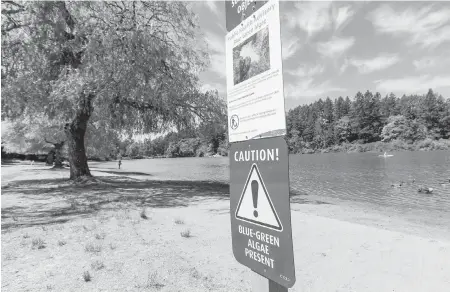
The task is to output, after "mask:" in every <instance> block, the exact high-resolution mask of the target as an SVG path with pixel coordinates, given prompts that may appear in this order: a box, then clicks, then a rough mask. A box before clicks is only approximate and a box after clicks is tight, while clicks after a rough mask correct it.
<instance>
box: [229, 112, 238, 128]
mask: <svg viewBox="0 0 450 292" xmlns="http://www.w3.org/2000/svg"><path fill="white" fill-rule="evenodd" d="M230 127H231V129H233V130H236V129H237V128H238V127H239V117H238V116H237V115H232V116H231V119H230Z"/></svg>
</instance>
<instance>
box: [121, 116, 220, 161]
mask: <svg viewBox="0 0 450 292" xmlns="http://www.w3.org/2000/svg"><path fill="white" fill-rule="evenodd" d="M226 120H227V118H226V115H225V114H224V115H222V116H221V118H220V120H217V121H215V122H208V123H201V124H200V125H199V126H198V127H197V128H195V129H191V130H184V131H180V132H175V131H174V132H170V133H168V134H166V135H164V136H160V137H157V138H154V139H144V140H143V141H133V140H132V139H127V140H125V141H124V142H122V143H120V145H119V147H118V151H116V155H117V154H118V153H120V154H121V155H122V156H125V157H129V158H145V157H168V158H174V157H208V156H213V155H221V156H227V155H228V136H227V128H226V124H227V123H226Z"/></svg>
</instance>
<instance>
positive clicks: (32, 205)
mask: <svg viewBox="0 0 450 292" xmlns="http://www.w3.org/2000/svg"><path fill="white" fill-rule="evenodd" d="M2 197H3V198H2V201H4V202H7V204H5V205H6V206H7V207H5V208H2V232H4V231H8V230H12V229H16V228H23V227H29V226H36V225H48V224H55V223H64V222H68V221H71V220H74V219H78V218H85V217H89V216H92V215H95V214H96V213H98V212H99V211H100V210H123V209H133V208H143V207H151V208H176V207H187V206H189V205H190V204H196V203H198V202H199V201H202V200H205V199H216V200H228V199H229V186H228V184H224V183H217V182H209V181H155V180H137V179H132V178H126V177H96V182H93V183H86V184H74V183H72V182H70V181H68V180H67V179H40V180H21V181H15V182H12V183H10V184H9V187H8V188H7V189H5V190H2Z"/></svg>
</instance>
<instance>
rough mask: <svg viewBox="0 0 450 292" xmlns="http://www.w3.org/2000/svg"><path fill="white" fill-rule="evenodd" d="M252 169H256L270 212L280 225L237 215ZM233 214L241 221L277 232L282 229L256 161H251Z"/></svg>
mask: <svg viewBox="0 0 450 292" xmlns="http://www.w3.org/2000/svg"><path fill="white" fill-rule="evenodd" d="M253 169H256V174H257V175H258V178H259V180H260V182H261V183H262V187H263V189H264V194H265V195H266V198H267V200H268V201H269V205H270V208H271V209H272V212H273V214H274V215H275V219H276V220H277V222H278V224H279V225H280V227H275V226H273V225H269V224H265V223H261V222H258V221H255V220H252V219H248V218H244V217H241V216H238V212H239V209H240V208H241V203H242V199H243V198H244V193H245V190H246V189H247V186H248V183H249V181H250V176H251V174H252V172H253ZM234 215H235V217H236V219H239V220H242V221H245V222H250V223H253V224H256V225H259V226H263V227H266V228H269V229H272V230H276V231H278V232H281V231H283V224H281V221H280V218H278V213H277V211H276V210H275V208H274V207H273V203H272V199H271V198H270V195H269V192H268V191H267V189H266V184H265V183H264V180H263V179H262V176H261V174H260V173H259V169H258V166H257V165H256V163H253V164H252V167H251V168H250V172H249V173H248V177H247V181H246V183H245V186H244V188H243V189H242V194H241V198H240V199H239V203H238V206H237V208H236V212H235V214H234Z"/></svg>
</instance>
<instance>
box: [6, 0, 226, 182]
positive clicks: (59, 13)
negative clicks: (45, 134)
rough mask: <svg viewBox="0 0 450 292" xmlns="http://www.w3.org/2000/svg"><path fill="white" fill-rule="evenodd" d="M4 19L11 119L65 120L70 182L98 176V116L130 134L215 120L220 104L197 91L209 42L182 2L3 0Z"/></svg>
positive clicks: (113, 126)
mask: <svg viewBox="0 0 450 292" xmlns="http://www.w3.org/2000/svg"><path fill="white" fill-rule="evenodd" d="M2 16H4V17H2V65H3V66H2V117H3V116H5V117H7V118H9V119H12V120H17V119H22V118H23V117H25V116H28V117H33V116H34V115H35V114H44V115H45V116H46V117H47V118H48V119H50V120H55V121H60V122H61V123H63V124H64V133H65V136H66V143H67V146H68V152H69V162H70V178H71V179H75V178H78V177H81V176H91V174H90V170H89V167H88V164H87V157H86V149H85V143H84V142H85V134H86V131H87V128H88V123H89V121H90V119H91V118H92V117H93V116H94V115H96V114H98V115H99V116H101V119H100V120H101V121H102V122H103V125H107V126H108V127H111V128H112V129H116V130H118V131H119V130H122V131H127V132H128V133H130V134H133V133H136V134H143V133H150V132H158V131H161V130H167V129H171V128H177V129H183V128H189V127H190V126H192V125H194V124H196V123H198V122H199V120H211V119H213V118H214V115H215V113H216V112H215V108H216V106H215V105H216V102H217V101H216V100H214V99H213V98H211V97H212V96H211V95H205V94H201V93H200V92H199V90H198V88H199V84H198V74H199V72H200V71H201V70H203V69H204V68H205V66H206V65H207V61H208V58H207V54H206V53H205V50H204V49H205V46H204V45H203V42H201V35H200V33H199V30H198V25H197V23H196V19H195V15H194V14H193V13H192V12H191V11H190V9H189V7H188V6H187V4H185V3H183V2H170V1H165V2H156V1H149V2H143V1H135V2H131V1H130V2H128V1H121V2H94V1H92V2H78V1H65V2H61V1H59V2H43V1H42V2H20V3H19V2H13V1H2Z"/></svg>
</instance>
